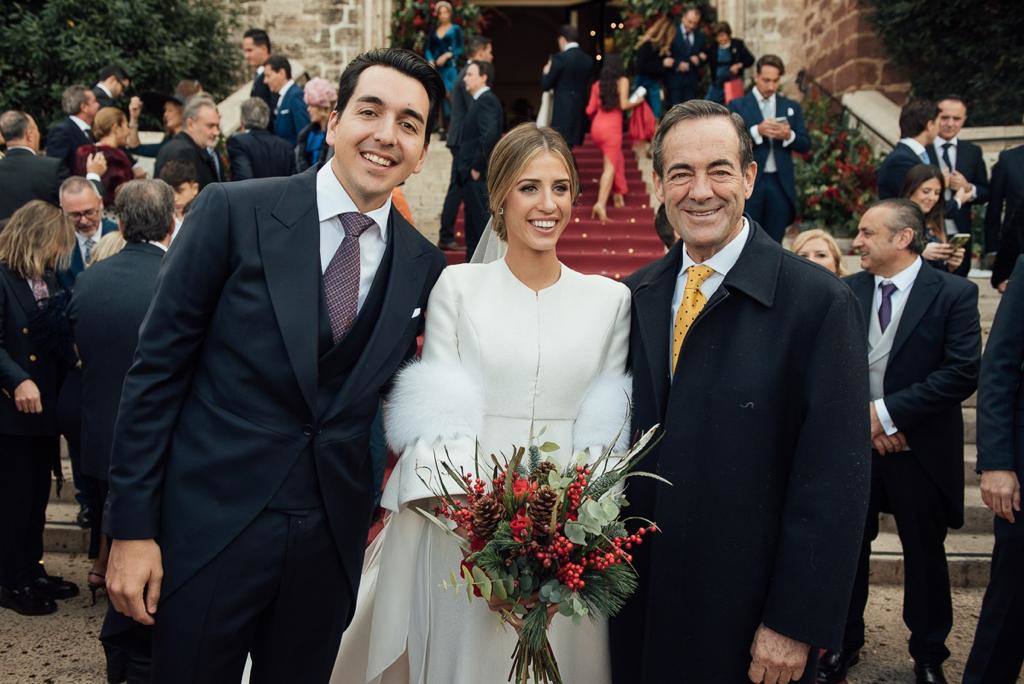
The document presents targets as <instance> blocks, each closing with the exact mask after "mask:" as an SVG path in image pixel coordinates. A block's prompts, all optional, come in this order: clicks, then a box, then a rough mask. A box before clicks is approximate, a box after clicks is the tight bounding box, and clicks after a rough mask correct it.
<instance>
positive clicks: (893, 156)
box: [878, 100, 939, 199]
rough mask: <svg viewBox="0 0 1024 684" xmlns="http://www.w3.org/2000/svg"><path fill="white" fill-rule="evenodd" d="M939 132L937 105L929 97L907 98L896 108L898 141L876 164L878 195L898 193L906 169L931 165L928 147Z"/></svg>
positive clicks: (885, 195) (894, 194) (881, 197)
mask: <svg viewBox="0 0 1024 684" xmlns="http://www.w3.org/2000/svg"><path fill="white" fill-rule="evenodd" d="M938 134H939V108H938V106H937V105H936V104H935V103H934V102H932V101H931V100H911V101H910V102H908V103H907V104H906V105H905V106H904V107H903V109H901V110H900V141H899V143H897V144H896V147H894V148H893V150H892V152H890V153H889V154H887V155H886V156H885V160H883V161H882V165H881V166H879V167H878V197H879V199H889V198H891V197H899V196H900V187H901V186H902V185H903V178H904V177H905V176H906V175H907V171H909V170H910V169H912V168H914V167H915V166H917V165H918V164H931V163H932V161H931V158H930V157H929V156H928V148H929V147H931V146H932V143H934V142H935V136H937V135H938Z"/></svg>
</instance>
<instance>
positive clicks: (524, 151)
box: [487, 123, 580, 241]
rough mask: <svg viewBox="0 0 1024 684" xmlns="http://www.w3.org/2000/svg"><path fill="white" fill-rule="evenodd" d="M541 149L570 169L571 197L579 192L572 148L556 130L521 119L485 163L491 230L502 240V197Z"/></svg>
mask: <svg viewBox="0 0 1024 684" xmlns="http://www.w3.org/2000/svg"><path fill="white" fill-rule="evenodd" d="M542 152H550V153H552V154H554V155H556V156H557V157H559V158H560V159H561V160H562V163H563V164H565V169H566V171H568V172H569V182H570V184H571V185H572V189H571V192H572V201H573V202H574V203H575V202H576V198H577V197H579V194H580V177H579V174H578V173H576V161H575V159H574V157H573V156H572V150H571V149H569V146H568V145H567V144H566V142H565V138H563V137H562V136H561V135H560V134H559V133H558V131H556V130H555V129H553V128H548V127H546V126H543V127H542V126H538V125H537V124H535V123H524V124H520V125H518V126H516V127H515V128H513V129H512V130H511V131H509V132H508V133H507V134H506V135H505V137H504V138H502V139H501V140H499V141H498V144H497V145H495V146H494V151H493V152H492V153H491V160H490V162H489V163H488V164H487V195H488V197H489V198H490V199H489V201H490V205H491V207H490V208H491V215H492V217H493V219H494V232H495V233H497V234H498V237H499V238H501V239H502V240H505V241H507V240H508V229H507V227H506V226H505V216H504V214H503V213H502V211H501V208H502V205H503V204H505V198H506V197H508V194H509V193H510V192H512V187H513V186H514V185H515V184H516V181H517V180H518V179H519V176H520V175H522V173H523V170H524V169H525V168H526V167H527V166H529V165H530V162H532V161H533V160H534V159H536V158H537V156H538V155H540V154H541V153H542Z"/></svg>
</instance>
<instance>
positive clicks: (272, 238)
mask: <svg viewBox="0 0 1024 684" xmlns="http://www.w3.org/2000/svg"><path fill="white" fill-rule="evenodd" d="M256 225H257V231H258V235H259V248H260V256H261V257H262V259H263V273H264V278H265V279H266V281H267V290H268V291H269V293H270V301H271V303H272V305H273V307H274V314H275V315H276V316H277V324H278V327H279V328H280V330H281V337H282V338H283V339H284V346H285V349H286V350H287V352H288V360H289V361H290V362H291V365H292V369H293V370H294V372H295V377H296V379H297V380H298V384H299V388H300V389H301V391H302V396H303V398H305V400H306V403H307V404H308V405H309V408H310V412H311V413H313V414H314V415H315V413H316V385H317V367H316V364H317V330H318V322H317V317H318V313H319V311H318V303H319V299H318V298H319V291H320V219H319V216H318V214H317V205H316V169H310V170H308V171H306V172H304V173H300V174H297V175H295V176H291V177H290V178H289V179H288V187H287V188H286V189H285V191H284V192H283V193H282V194H281V197H280V199H279V200H278V203H277V205H276V206H275V207H274V209H273V210H272V211H271V212H269V213H267V212H266V210H264V209H262V208H261V207H257V209H256Z"/></svg>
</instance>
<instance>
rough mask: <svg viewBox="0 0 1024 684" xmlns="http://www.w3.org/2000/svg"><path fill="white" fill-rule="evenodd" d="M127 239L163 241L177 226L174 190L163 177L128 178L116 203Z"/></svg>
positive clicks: (132, 240)
mask: <svg viewBox="0 0 1024 684" xmlns="http://www.w3.org/2000/svg"><path fill="white" fill-rule="evenodd" d="M114 209H115V211H117V217H118V218H119V219H120V220H121V234H122V235H123V236H124V240H125V242H160V241H162V240H163V239H165V238H166V237H167V234H168V233H170V232H171V230H172V229H173V227H174V190H172V189H171V186H170V185H168V184H167V183H165V182H163V181H162V180H160V179H151V178H146V179H141V180H133V181H128V182H127V183H125V184H124V185H122V186H121V187H120V188H118V191H117V199H116V200H115V202H114Z"/></svg>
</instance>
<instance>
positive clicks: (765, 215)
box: [729, 55, 811, 243]
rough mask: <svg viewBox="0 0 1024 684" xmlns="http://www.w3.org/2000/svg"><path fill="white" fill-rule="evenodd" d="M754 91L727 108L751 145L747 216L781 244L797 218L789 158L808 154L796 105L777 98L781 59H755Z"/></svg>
mask: <svg viewBox="0 0 1024 684" xmlns="http://www.w3.org/2000/svg"><path fill="white" fill-rule="evenodd" d="M756 69H757V74H756V76H755V77H754V87H753V88H751V89H750V92H749V93H747V94H746V95H744V96H743V97H741V98H739V99H737V100H733V101H732V102H730V103H729V109H731V110H732V111H734V112H736V113H737V114H739V115H740V116H742V117H743V122H744V123H746V124H747V126H748V127H749V129H750V136H751V138H753V140H754V158H755V159H756V160H757V180H756V181H755V183H754V194H753V195H751V196H750V200H749V201H748V202H747V204H746V208H747V216H749V217H750V218H751V220H753V221H754V222H756V223H758V224H760V225H761V226H762V227H763V228H764V229H765V231H767V233H768V234H769V235H771V236H772V238H774V239H775V241H776V242H779V243H781V242H782V238H783V237H784V236H785V234H786V228H788V227H789V225H790V224H791V223H792V222H793V219H794V218H796V174H795V172H794V170H793V153H799V154H802V153H804V152H807V151H809V150H810V149H811V137H810V136H809V135H808V134H807V127H806V126H805V125H804V114H803V110H802V109H801V108H800V104H799V103H798V102H795V101H794V100H790V99H789V98H788V97H784V96H783V95H782V94H780V93H779V81H780V80H781V79H782V75H783V74H784V73H786V67H785V65H784V64H783V63H782V59H780V58H779V57H777V56H776V55H764V56H762V57H761V58H760V59H759V60H757V66H756Z"/></svg>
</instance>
